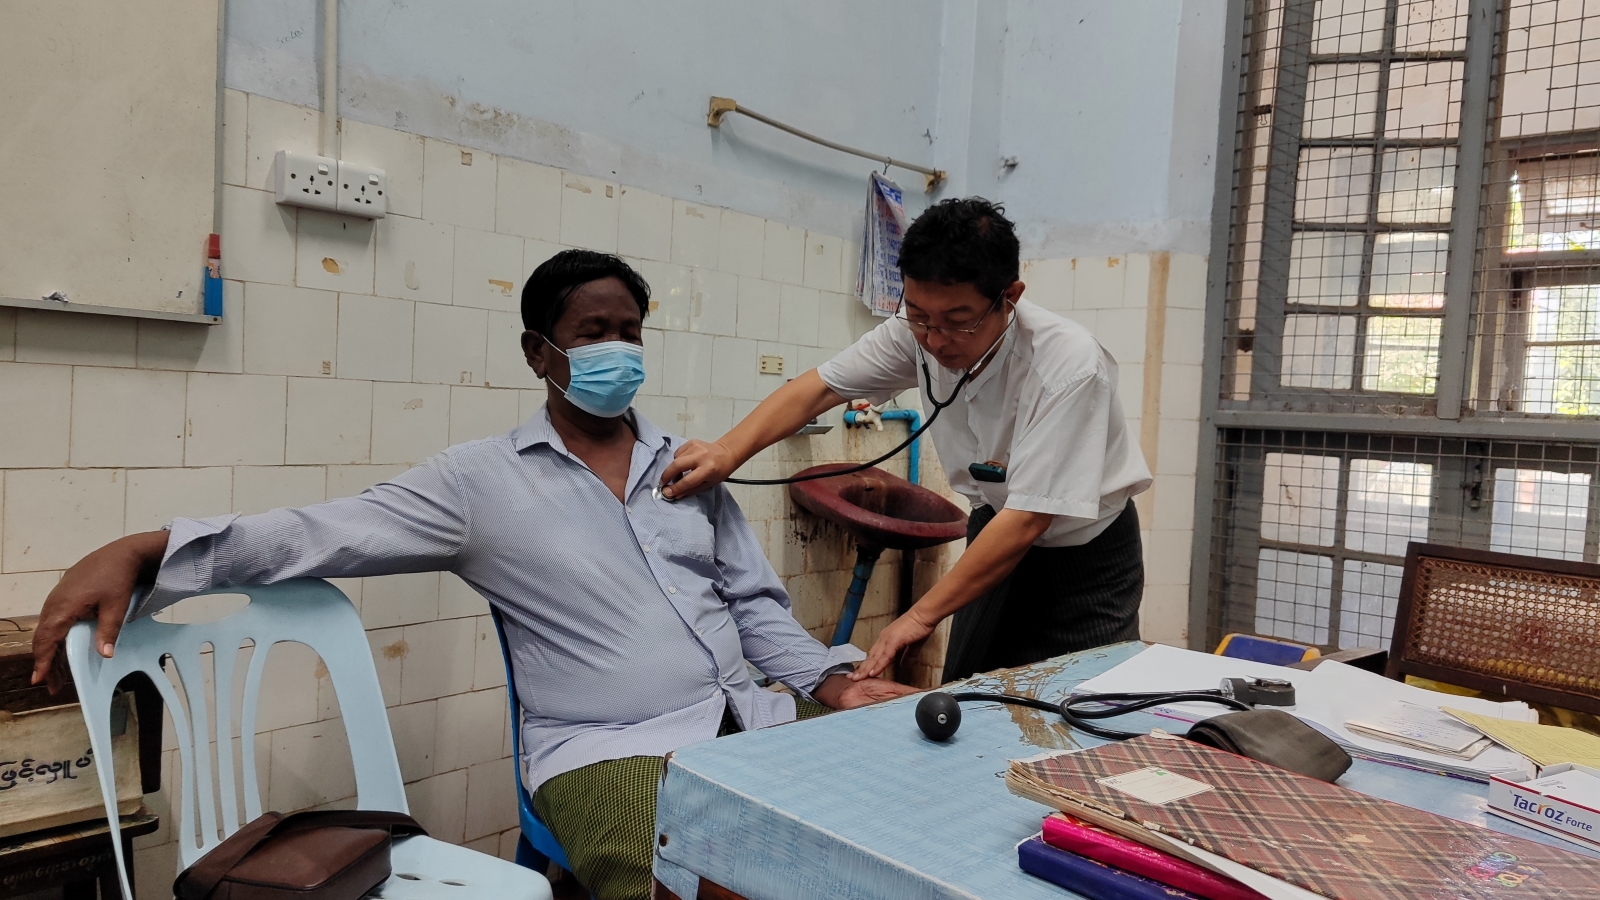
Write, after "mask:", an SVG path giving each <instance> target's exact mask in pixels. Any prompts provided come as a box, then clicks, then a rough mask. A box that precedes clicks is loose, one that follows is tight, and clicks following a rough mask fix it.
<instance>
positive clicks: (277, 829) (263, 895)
mask: <svg viewBox="0 0 1600 900" xmlns="http://www.w3.org/2000/svg"><path fill="white" fill-rule="evenodd" d="M408 834H427V832H426V831H424V830H423V828H422V826H421V825H418V824H417V820H416V819H413V818H411V817H410V816H408V815H405V814H404V813H395V812H382V811H378V810H365V809H356V810H333V811H323V812H302V813H293V814H291V815H287V816H286V815H284V814H283V813H276V812H269V813H265V814H263V815H262V816H261V817H260V818H258V819H256V820H255V821H253V822H250V823H248V824H246V825H245V826H244V827H243V828H240V829H239V830H238V831H236V832H234V833H233V834H232V835H230V836H229V837H228V839H227V840H225V841H223V842H222V843H220V844H218V845H217V846H215V847H212V848H211V852H209V853H207V854H206V855H205V856H202V857H200V859H198V860H197V861H196V862H195V864H194V865H192V866H190V867H189V868H187V869H184V870H183V872H181V873H180V874H179V875H178V879H177V880H176V881H174V882H173V883H172V891H173V893H174V894H176V895H177V898H178V900H290V898H296V900H359V898H360V897H363V896H365V895H366V894H367V893H368V892H369V891H371V890H372V889H373V888H375V887H377V886H378V885H380V884H382V883H383V881H384V879H386V878H388V877H389V872H390V869H389V847H390V845H391V844H392V842H393V838H394V837H395V836H397V835H408Z"/></svg>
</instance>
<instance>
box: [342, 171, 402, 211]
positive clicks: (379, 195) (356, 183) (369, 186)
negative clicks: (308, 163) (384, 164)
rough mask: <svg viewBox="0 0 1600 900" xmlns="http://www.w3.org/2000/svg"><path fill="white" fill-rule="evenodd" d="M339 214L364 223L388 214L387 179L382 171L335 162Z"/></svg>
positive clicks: (386, 175)
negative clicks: (352, 217) (358, 219)
mask: <svg viewBox="0 0 1600 900" xmlns="http://www.w3.org/2000/svg"><path fill="white" fill-rule="evenodd" d="M337 208H338V210H339V212H342V213H346V214H348V215H352V216H361V217H362V218H366V219H381V218H383V217H384V216H386V215H388V214H389V176H388V174H387V173H386V172H384V171H383V170H382V169H379V168H375V167H373V166H363V165H359V164H357V163H353V162H350V161H349V160H347V159H341V160H339V199H338V204H337Z"/></svg>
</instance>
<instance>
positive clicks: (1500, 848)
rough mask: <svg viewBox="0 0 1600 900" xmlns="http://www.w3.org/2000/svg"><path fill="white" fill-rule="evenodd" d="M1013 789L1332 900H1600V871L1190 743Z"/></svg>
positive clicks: (1040, 773)
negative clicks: (1408, 899)
mask: <svg viewBox="0 0 1600 900" xmlns="http://www.w3.org/2000/svg"><path fill="white" fill-rule="evenodd" d="M1190 783H1193V784H1198V785H1201V786H1203V787H1204V789H1203V790H1195V789H1194V787H1193V786H1192V784H1190ZM1006 784H1007V786H1008V787H1010V788H1011V790H1012V791H1013V792H1015V793H1018V794H1021V795H1022V796H1025V797H1028V798H1030V799H1032V800H1036V801H1038V802H1040V803H1045V804H1048V805H1050V806H1054V807H1055V808H1057V809H1060V810H1061V811H1063V812H1066V813H1068V814H1069V815H1072V816H1074V817H1076V818H1079V819H1082V820H1084V821H1087V822H1090V823H1091V824H1094V825H1098V826H1100V827H1102V828H1105V829H1106V830H1108V831H1113V832H1115V833H1117V834H1121V835H1123V836H1125V837H1128V838H1131V839H1133V840H1135V841H1138V842H1139V843H1142V844H1145V845H1146V846H1150V847H1155V848H1157V849H1160V850H1163V851H1165V852H1168V853H1172V854H1174V855H1176V856H1180V857H1182V858H1185V859H1188V860H1189V861H1190V862H1193V863H1196V864H1197V865H1200V866H1203V867H1205V868H1208V869H1211V870H1212V871H1224V870H1223V869H1221V868H1219V867H1218V865H1217V864H1216V862H1214V861H1213V859H1211V858H1209V854H1215V855H1216V856H1220V857H1222V858H1224V859H1226V860H1231V861H1232V862H1234V863H1238V864H1242V865H1243V866H1245V867H1248V869H1250V870H1255V871H1256V872H1259V873H1263V874H1265V875H1267V876H1270V877H1271V878H1272V879H1276V880H1279V881H1282V882H1287V883H1288V884H1290V885H1293V886H1296V887H1299V888H1303V889H1306V890H1309V891H1312V892H1314V893H1316V894H1320V895H1322V896H1324V897H1329V898H1333V900H1391V898H1394V897H1436V896H1437V897H1452V898H1462V900H1465V898H1472V900H1511V898H1522V900H1558V898H1559V900H1568V898H1572V897H1600V861H1595V860H1592V859H1589V858H1587V857H1584V856H1580V855H1578V854H1576V853H1569V852H1567V851H1564V850H1558V849H1556V848H1553V847H1546V846H1544V845H1542V844H1535V843H1532V842H1529V841H1524V840H1521V839H1519V838H1513V837H1509V836H1507V835H1503V834H1498V833H1496V832H1493V831H1489V830H1488V829H1486V828H1479V827H1477V826H1475V825H1468V824H1466V823H1464V822H1457V821H1455V820H1453V819H1447V818H1444V817H1443V816H1436V815H1433V814H1432V813H1426V812H1422V811H1420V810H1415V809H1411V808H1410V807H1406V806H1401V805H1399V804H1397V803H1390V802H1388V801H1385V800H1379V799H1377V798H1375V797H1368V796H1366V795H1364V794H1358V793H1356V792H1354V791H1350V790H1347V789H1345V788H1341V787H1339V786H1337V785H1332V784H1327V783H1325V782H1321V781H1317V780H1315V779H1312V778H1305V777H1303V776H1300V775H1296V774H1294V773H1292V772H1288V771H1285V770H1283V769H1277V768H1274V767H1272V766H1268V765H1265V764H1263V763H1259V762H1256V761H1255V760H1252V759H1247V758H1245V757H1242V756H1235V755H1233V754H1231V753H1224V752H1223V751H1220V750H1214V749H1212V748H1210V747H1204V746H1201V745H1200V744H1196V743H1194V742H1192V741H1187V740H1183V739H1174V738H1161V737H1140V738H1134V739H1133V740H1129V741H1123V742H1121V743H1117V744H1108V745H1105V746H1101V747H1094V748H1091V749H1088V750H1082V751H1078V752H1073V753H1063V754H1056V755H1053V756H1046V757H1039V758H1035V759H1031V760H1017V761H1014V762H1012V763H1011V767H1010V770H1009V771H1008V772H1007V773H1006ZM1189 848H1198V849H1199V850H1202V851H1206V852H1205V853H1195V852H1191V851H1190V850H1189ZM1226 874H1233V873H1226Z"/></svg>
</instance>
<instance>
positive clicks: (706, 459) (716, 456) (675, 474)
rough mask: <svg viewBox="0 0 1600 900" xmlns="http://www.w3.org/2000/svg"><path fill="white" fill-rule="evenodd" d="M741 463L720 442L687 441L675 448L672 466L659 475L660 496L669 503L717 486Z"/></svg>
mask: <svg viewBox="0 0 1600 900" xmlns="http://www.w3.org/2000/svg"><path fill="white" fill-rule="evenodd" d="M741 462H743V460H740V459H738V458H737V457H735V456H734V454H733V451H731V450H729V449H728V447H727V445H726V444H724V443H722V442H721V441H714V442H709V443H708V442H706V441H689V442H687V443H685V444H684V445H683V446H682V447H679V448H678V452H677V453H675V454H673V457H672V464H671V465H669V466H667V470H666V471H665V472H663V473H661V487H662V491H661V493H662V495H663V496H665V497H666V498H668V499H669V500H677V499H679V498H682V497H689V496H692V495H694V494H696V493H699V492H700V491H702V490H705V489H706V488H708V487H714V486H715V485H718V484H721V483H722V480H723V479H724V478H727V477H728V476H729V475H732V474H733V471H734V470H735V469H737V468H739V464H740V463H741Z"/></svg>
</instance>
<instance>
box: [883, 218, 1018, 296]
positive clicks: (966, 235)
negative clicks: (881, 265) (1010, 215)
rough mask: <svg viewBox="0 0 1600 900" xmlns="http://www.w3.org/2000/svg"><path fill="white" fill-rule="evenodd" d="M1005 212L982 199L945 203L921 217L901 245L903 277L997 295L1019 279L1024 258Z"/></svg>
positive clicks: (913, 224) (901, 270) (912, 225)
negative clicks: (1020, 259) (971, 287)
mask: <svg viewBox="0 0 1600 900" xmlns="http://www.w3.org/2000/svg"><path fill="white" fill-rule="evenodd" d="M1005 212H1006V209H1005V207H1004V206H1001V205H1000V204H998V203H991V202H989V201H988V200H985V199H983V198H982V197H961V198H956V199H951V200H941V201H939V202H938V203H935V204H934V205H933V206H930V207H928V209H927V210H926V211H925V212H923V214H922V215H920V216H917V220H916V221H915V222H912V223H911V227H909V228H907V229H906V233H905V237H904V239H902V241H901V243H900V274H901V275H903V276H905V277H906V278H911V279H915V280H917V281H936V282H938V283H940V284H971V285H972V286H973V287H974V288H976V289H977V291H978V293H980V294H982V295H983V296H985V297H990V298H995V297H999V296H1000V294H1001V292H1003V291H1004V290H1005V289H1006V288H1008V287H1010V286H1011V283H1012V282H1014V281H1016V280H1017V272H1018V270H1019V268H1020V263H1019V262H1018V259H1019V257H1020V256H1021V250H1020V247H1019V246H1018V244H1017V232H1016V226H1015V225H1014V224H1012V222H1011V220H1010V219H1007V218H1006V216H1005Z"/></svg>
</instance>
